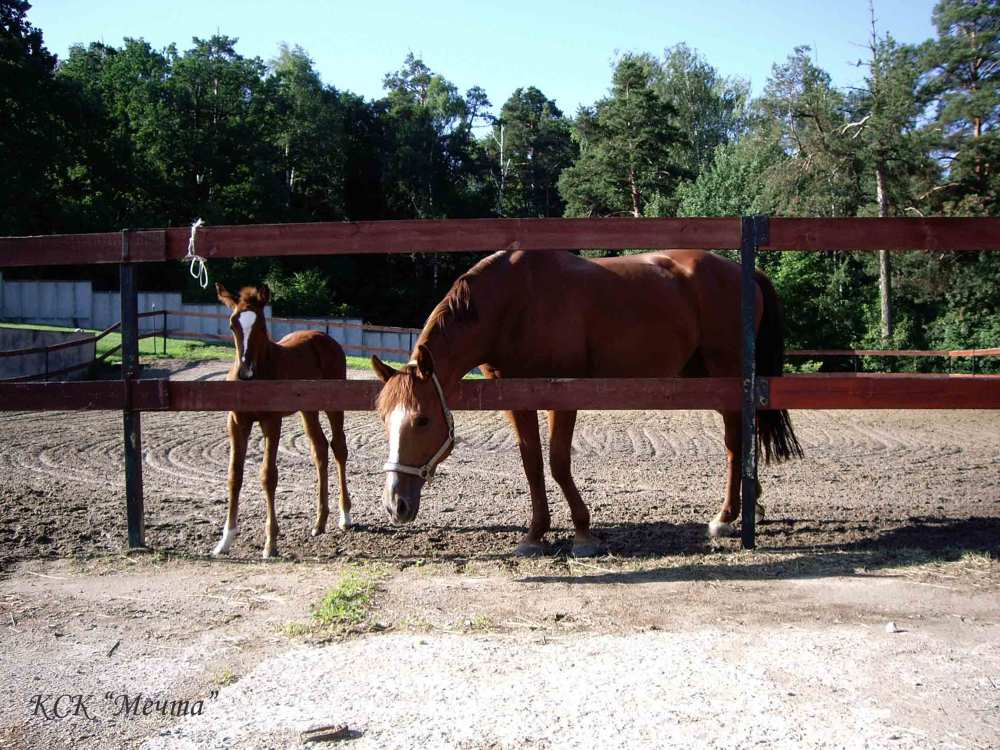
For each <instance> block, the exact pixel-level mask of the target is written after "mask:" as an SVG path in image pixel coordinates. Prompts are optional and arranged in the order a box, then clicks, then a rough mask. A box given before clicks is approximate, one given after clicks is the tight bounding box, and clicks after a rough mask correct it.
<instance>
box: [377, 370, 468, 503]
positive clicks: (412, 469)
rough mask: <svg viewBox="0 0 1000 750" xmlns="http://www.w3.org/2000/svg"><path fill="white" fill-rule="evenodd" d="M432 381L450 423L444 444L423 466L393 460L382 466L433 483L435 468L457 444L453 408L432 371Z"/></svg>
mask: <svg viewBox="0 0 1000 750" xmlns="http://www.w3.org/2000/svg"><path fill="white" fill-rule="evenodd" d="M431 382H433V383H434V388H435V389H436V390H437V392H438V398H440V399H441V409H442V410H443V411H444V419H445V422H447V423H448V437H447V439H445V441H444V444H443V445H442V446H441V447H440V448H438V451H437V453H435V454H434V455H433V456H431V457H430V458H429V459H428V460H427V463H425V464H424V465H423V466H407V465H406V464H394V463H392V462H391V461H389V462H386V464H385V466H383V467H382V471H383V472H389V471H398V472H402V473H403V474H412V475H414V476H417V477H420V478H421V479H423V480H424V481H425V482H427V484H430V483H431V480H432V479H433V478H434V470H435V469H436V468H437V465H438V462H440V461H441V459H442V458H443V457H444V454H445V453H447V452H448V451H449V450H450V449H451V447H452V446H453V445H455V419H454V417H452V415H451V409H449V408H448V404H446V403H445V400H444V391H443V390H442V389H441V383H440V381H439V380H438V377H437V374H436V373H431Z"/></svg>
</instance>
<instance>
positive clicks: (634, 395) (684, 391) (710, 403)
mask: <svg viewBox="0 0 1000 750" xmlns="http://www.w3.org/2000/svg"><path fill="white" fill-rule="evenodd" d="M766 380H767V381H768V383H769V385H770V402H769V404H770V407H771V408H773V409H1000V375H911V374H885V373H879V374H829V375H786V376H784V377H780V378H767V379H766ZM380 388H381V383H379V381H376V380H347V381H308V380H306V381H303V380H288V381H260V382H222V381H216V382H204V381H167V380H139V381H136V382H135V383H134V384H133V388H132V399H133V400H132V406H133V408H136V409H140V410H143V411H227V410H236V411H239V410H245V411H298V410H300V409H307V410H324V409H328V410H332V409H336V410H344V411H367V410H370V409H372V408H373V407H374V400H375V397H376V395H377V393H378V391H379V389H380ZM124 406H125V389H124V386H123V385H122V383H121V382H119V381H97V382H86V381H85V382H54V383H52V382H50V383H0V411H12V410H17V411H22V410H23V411H33V410H34V411H53V410H72V409H122V408H124ZM449 406H450V407H452V408H453V409H455V410H458V411H462V410H471V411H494V410H508V409H510V410H520V409H524V410H535V409H589V410H611V409H648V410H654V409H712V410H733V411H737V410H739V406H740V390H739V380H738V379H737V378H662V379H646V378H628V379H565V380H564V379H531V380H520V379H509V380H463V381H462V382H461V383H460V384H459V386H458V388H457V392H456V393H454V394H452V395H451V396H450V397H449Z"/></svg>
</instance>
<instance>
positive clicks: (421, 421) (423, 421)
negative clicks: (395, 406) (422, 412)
mask: <svg viewBox="0 0 1000 750" xmlns="http://www.w3.org/2000/svg"><path fill="white" fill-rule="evenodd" d="M413 423H414V424H415V425H416V426H417V427H426V426H427V425H429V424H430V423H431V420H429V419H428V418H427V417H417V418H416V419H415V420H414V422H413Z"/></svg>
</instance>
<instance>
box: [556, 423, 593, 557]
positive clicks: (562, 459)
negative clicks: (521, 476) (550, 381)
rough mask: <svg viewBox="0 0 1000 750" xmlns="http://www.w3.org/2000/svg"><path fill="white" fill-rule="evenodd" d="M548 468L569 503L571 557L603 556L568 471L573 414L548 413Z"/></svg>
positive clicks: (587, 511)
mask: <svg viewBox="0 0 1000 750" xmlns="http://www.w3.org/2000/svg"><path fill="white" fill-rule="evenodd" d="M548 416H549V469H550V471H551V472H552V478H553V479H555V480H556V483H557V484H558V485H559V487H560V489H562V491H563V495H565V496H566V502H567V503H569V513H570V516H571V517H572V519H573V529H574V532H575V534H574V537H573V554H574V555H575V556H576V557H593V556H594V555H600V554H603V553H604V552H605V551H606V549H605V547H604V544H602V543H601V542H600V541H599V540H598V539H597V538H596V537H595V536H594V535H593V534H591V533H590V511H589V510H587V506H586V504H584V502H583V498H581V497H580V491H579V490H578V489H577V488H576V483H575V482H574V481H573V474H572V472H571V470H570V467H571V461H570V453H571V452H572V448H573V428H574V427H575V426H576V412H575V411H550V412H549V415H548Z"/></svg>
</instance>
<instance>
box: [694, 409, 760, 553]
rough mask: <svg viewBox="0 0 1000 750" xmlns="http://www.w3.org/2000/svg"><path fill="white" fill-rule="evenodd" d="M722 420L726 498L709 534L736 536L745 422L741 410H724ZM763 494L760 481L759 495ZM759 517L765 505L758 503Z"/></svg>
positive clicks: (710, 524) (709, 529) (709, 526)
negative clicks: (724, 444) (723, 427)
mask: <svg viewBox="0 0 1000 750" xmlns="http://www.w3.org/2000/svg"><path fill="white" fill-rule="evenodd" d="M722 422H723V424H725V427H726V436H725V443H726V499H725V500H724V501H723V503H722V509H721V510H719V513H718V515H716V517H715V518H714V519H712V521H711V522H710V523H709V524H708V534H709V536H713V537H719V536H734V535H735V534H736V526H735V524H734V522H735V521H736V519H737V518H739V516H740V502H741V501H740V469H741V467H742V465H743V423H742V419H741V415H740V412H738V411H724V412H722ZM760 494H761V488H760V482H758V483H757V495H758V497H759V496H760ZM757 517H758V518H763V517H764V506H763V505H760V504H759V503H758V504H757Z"/></svg>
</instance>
